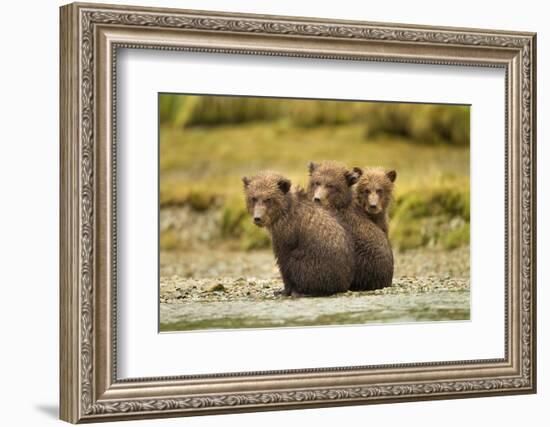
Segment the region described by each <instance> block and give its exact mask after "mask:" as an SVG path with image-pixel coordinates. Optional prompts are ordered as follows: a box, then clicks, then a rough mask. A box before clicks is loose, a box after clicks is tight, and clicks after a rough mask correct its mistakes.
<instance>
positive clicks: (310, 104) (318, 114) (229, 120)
mask: <svg viewBox="0 0 550 427" xmlns="http://www.w3.org/2000/svg"><path fill="white" fill-rule="evenodd" d="M160 121H161V123H162V124H163V125H165V126H170V127H173V128H176V129H182V128H192V127H196V126H212V127H215V126H224V125H236V124H250V123H254V122H264V123H268V124H269V126H272V125H273V124H274V123H279V124H280V123H286V124H288V125H290V126H293V127H297V128H312V127H318V126H335V125H349V124H361V125H362V126H363V133H364V135H366V136H367V137H368V138H372V137H377V136H380V135H386V134H387V135H393V136H402V137H405V138H409V139H413V140H416V141H418V142H422V143H429V144H431V143H446V144H455V145H469V138H470V137H469V131H470V109H469V107H468V106H456V105H455V106H453V105H437V104H407V103H387V102H386V103H385V102H357V101H352V102H350V101H346V102H343V101H331V100H311V99H309V100H306V99H282V98H257V97H232V96H196V95H171V94H164V95H161V96H160Z"/></svg>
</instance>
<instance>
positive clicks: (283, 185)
mask: <svg viewBox="0 0 550 427" xmlns="http://www.w3.org/2000/svg"><path fill="white" fill-rule="evenodd" d="M243 183H244V193H245V196H246V206H247V210H248V212H249V213H250V214H251V215H252V219H253V221H254V224H256V225H257V226H259V227H265V228H267V230H268V231H269V232H270V233H271V237H272V242H273V252H274V254H275V258H276V260H277V264H278V266H279V270H280V272H281V276H282V278H283V283H284V290H283V291H282V293H283V294H284V295H292V296H303V295H310V296H320V295H331V294H334V293H337V292H345V291H347V290H348V289H349V288H350V285H351V281H352V279H353V274H354V273H353V272H354V264H353V263H354V254H353V244H352V241H351V239H350V238H349V236H348V233H347V232H346V230H345V229H344V227H343V226H342V225H341V224H340V222H339V221H338V219H337V218H336V217H335V216H333V215H331V214H330V213H329V212H328V211H326V210H324V209H319V207H317V206H315V205H314V204H313V203H312V202H311V201H309V200H308V197H307V195H306V194H305V192H304V191H303V190H298V191H291V189H290V187H291V183H290V180H288V179H287V178H285V177H283V176H282V175H280V174H278V173H276V172H270V171H265V172H261V173H259V174H258V175H256V176H253V177H250V178H247V177H244V178H243Z"/></svg>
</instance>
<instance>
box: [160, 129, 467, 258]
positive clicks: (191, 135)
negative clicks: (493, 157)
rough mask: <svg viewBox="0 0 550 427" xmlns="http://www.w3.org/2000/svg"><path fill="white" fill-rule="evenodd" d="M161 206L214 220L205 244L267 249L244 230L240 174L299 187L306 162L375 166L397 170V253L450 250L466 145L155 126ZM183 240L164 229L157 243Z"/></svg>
mask: <svg viewBox="0 0 550 427" xmlns="http://www.w3.org/2000/svg"><path fill="white" fill-rule="evenodd" d="M160 150H161V156H160V169H161V183H160V204H161V209H163V208H177V207H185V208H188V209H191V210H192V211H194V212H196V213H201V214H204V215H210V214H214V213H215V214H216V218H217V219H216V226H217V227H218V230H217V234H216V239H214V241H213V242H212V243H213V244H219V243H220V241H224V242H232V243H233V244H234V246H235V247H236V248H238V249H244V250H252V249H256V248H263V247H266V246H269V238H268V237H267V234H266V233H265V231H264V230H261V229H258V228H257V227H255V226H254V225H252V223H251V221H250V219H249V218H248V215H247V213H246V211H245V208H244V200H243V195H242V183H241V177H242V176H244V175H250V174H254V173H256V172H257V171H259V170H262V169H266V168H269V169H274V170H278V171H280V172H281V173H283V174H285V175H287V176H289V177H290V178H291V179H292V181H293V183H294V184H300V185H306V184H307V163H308V162H309V161H311V160H314V161H315V160H323V159H333V160H339V161H342V162H344V163H346V164H348V165H349V166H350V167H352V166H364V165H383V166H385V167H387V168H393V169H396V170H397V172H398V178H397V181H396V190H395V202H394V205H393V207H392V209H391V211H390V214H391V239H392V243H393V245H394V247H395V248H396V249H398V250H406V249H411V248H416V247H424V246H429V247H436V248H442V249H452V248H454V247H457V246H460V245H463V244H466V243H468V242H469V220H470V218H469V196H470V194H469V193H470V192H469V148H468V147H464V146H454V145H451V144H418V143H411V141H410V140H408V139H406V138H404V137H396V136H391V137H390V136H380V137H377V138H365V133H364V126H362V125H358V124H349V125H339V126H318V127H312V128H297V127H295V126H289V125H285V124H284V123H279V124H277V125H270V126H266V125H265V124H263V123H252V124H246V125H224V126H215V127H209V128H207V129H204V128H200V127H193V128H188V129H185V130H181V129H177V128H174V127H173V126H167V127H163V128H162V129H161V141H160ZM186 245H187V243H186V242H185V241H184V240H182V239H180V237H179V236H178V233H177V232H176V231H175V230H171V229H166V230H163V232H162V235H161V247H162V248H163V249H165V250H167V249H168V250H169V249H182V248H185V246H186Z"/></svg>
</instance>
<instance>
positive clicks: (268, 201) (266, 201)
mask: <svg viewBox="0 0 550 427" xmlns="http://www.w3.org/2000/svg"><path fill="white" fill-rule="evenodd" d="M271 201H272V199H265V200H264V203H271Z"/></svg>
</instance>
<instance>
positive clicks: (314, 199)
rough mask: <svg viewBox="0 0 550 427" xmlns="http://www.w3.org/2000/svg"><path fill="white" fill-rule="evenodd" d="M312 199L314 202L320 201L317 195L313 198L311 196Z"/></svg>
mask: <svg viewBox="0 0 550 427" xmlns="http://www.w3.org/2000/svg"><path fill="white" fill-rule="evenodd" d="M313 201H314V202H315V203H321V199H320V198H319V197H314V198H313Z"/></svg>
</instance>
